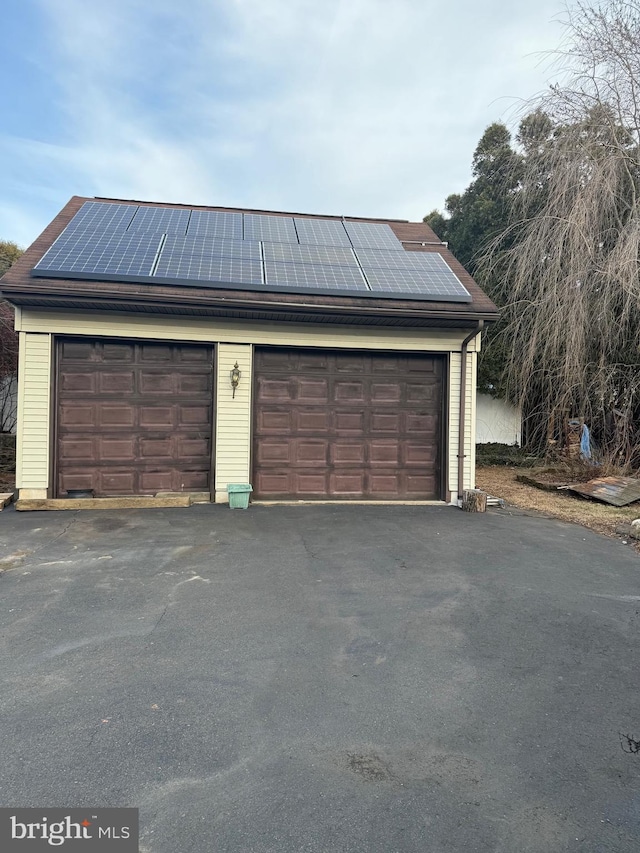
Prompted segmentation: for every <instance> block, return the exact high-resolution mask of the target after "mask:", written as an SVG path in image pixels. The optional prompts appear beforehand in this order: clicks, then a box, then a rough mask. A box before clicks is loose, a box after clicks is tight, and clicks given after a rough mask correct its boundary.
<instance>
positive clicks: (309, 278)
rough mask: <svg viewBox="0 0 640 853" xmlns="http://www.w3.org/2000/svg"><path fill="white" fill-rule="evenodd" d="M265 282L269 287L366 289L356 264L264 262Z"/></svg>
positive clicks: (340, 289) (323, 289)
mask: <svg viewBox="0 0 640 853" xmlns="http://www.w3.org/2000/svg"><path fill="white" fill-rule="evenodd" d="M264 271H265V283H266V284H267V285H269V286H272V287H278V288H287V289H291V290H293V291H294V292H295V291H296V290H303V291H304V290H313V291H316V292H318V293H324V292H327V291H334V292H335V291H345V290H346V291H354V290H355V291H363V292H367V291H368V288H367V283H366V281H365V280H364V278H363V277H362V273H361V272H360V270H359V269H358V268H357V267H337V266H323V265H321V264H282V263H277V262H274V261H266V260H265V263H264Z"/></svg>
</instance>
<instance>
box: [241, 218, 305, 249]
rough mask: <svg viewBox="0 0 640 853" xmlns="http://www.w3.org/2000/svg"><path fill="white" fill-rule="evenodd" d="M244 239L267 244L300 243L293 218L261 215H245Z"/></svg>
mask: <svg viewBox="0 0 640 853" xmlns="http://www.w3.org/2000/svg"><path fill="white" fill-rule="evenodd" d="M244 239H245V240H264V241H266V242H267V243H297V242H298V236H297V234H296V229H295V226H294V224H293V217H291V216H267V215H266V214H261V213H245V214H244Z"/></svg>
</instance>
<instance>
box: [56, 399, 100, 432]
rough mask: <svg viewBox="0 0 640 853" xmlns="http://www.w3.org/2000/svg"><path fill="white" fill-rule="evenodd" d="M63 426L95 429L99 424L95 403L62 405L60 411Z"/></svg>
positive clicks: (71, 402)
mask: <svg viewBox="0 0 640 853" xmlns="http://www.w3.org/2000/svg"><path fill="white" fill-rule="evenodd" d="M59 417H60V423H61V424H62V426H76V425H78V426H80V427H82V426H86V427H93V426H96V424H97V423H98V412H97V407H96V405H95V403H85V404H83V403H74V402H73V401H69V402H66V403H63V404H61V406H60V410H59Z"/></svg>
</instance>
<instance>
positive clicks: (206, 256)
mask: <svg viewBox="0 0 640 853" xmlns="http://www.w3.org/2000/svg"><path fill="white" fill-rule="evenodd" d="M1 286H2V293H3V295H4V297H5V298H6V299H8V300H9V301H10V302H11V303H12V304H13V305H14V306H15V308H16V329H17V330H18V332H19V334H20V363H19V376H18V392H19V393H18V435H17V487H18V489H19V494H20V498H22V499H51V498H64V497H66V496H67V493H68V491H69V490H73V489H90V490H93V492H94V494H95V496H96V497H106V496H116V495H117V496H120V495H154V494H157V493H158V492H189V493H198V494H202V493H208V494H210V495H211V498H212V500H215V501H216V502H225V501H227V499H228V498H227V486H228V485H229V484H233V483H251V484H252V485H253V490H254V491H253V499H254V500H265V501H269V500H295V501H314V500H351V501H353V500H358V501H400V502H402V501H445V502H456V501H457V500H458V495H459V492H460V490H461V489H462V488H469V487H473V486H474V465H475V459H474V447H475V445H474V435H475V396H476V395H475V376H476V357H477V352H478V349H479V345H480V332H481V329H482V327H483V325H484V324H486V323H488V322H491V321H492V320H494V319H495V318H496V308H495V306H494V305H493V304H492V303H491V301H490V300H489V299H488V298H487V297H486V295H485V294H484V293H483V292H482V291H481V290H480V289H479V287H478V286H477V285H476V283H475V282H474V281H473V279H472V278H471V277H470V276H469V275H468V274H467V272H466V271H465V270H464V269H463V268H462V267H461V266H460V264H459V263H458V262H457V261H456V260H455V258H454V257H453V255H452V254H451V253H450V252H449V251H448V249H447V247H446V246H445V245H444V244H442V243H441V242H440V241H439V240H438V238H437V237H436V235H435V234H434V233H433V231H431V229H430V228H429V227H428V226H427V225H426V224H424V223H410V222H401V221H396V220H374V219H357V218H349V217H339V216H322V217H321V216H310V215H303V214H291V213H275V212H265V211H249V210H230V209H228V208H215V207H211V208H209V207H207V208H205V207H193V206H181V205H165V204H150V203H147V202H144V203H142V202H133V201H122V200H114V199H85V198H79V197H74V198H72V199H71V201H70V202H69V203H68V204H67V205H66V207H65V208H64V209H63V210H62V211H61V212H60V214H59V215H58V216H57V217H56V218H55V219H54V221H53V222H52V223H51V224H50V225H49V227H48V228H47V229H46V230H45V231H44V233H43V234H42V235H41V236H40V237H39V238H38V239H37V240H36V241H35V243H34V244H33V245H32V246H31V247H30V248H29V249H28V250H27V251H26V252H25V254H24V255H23V256H22V258H20V260H19V261H18V262H17V263H16V264H15V265H14V266H13V267H12V269H11V270H10V271H9V272H8V273H7V274H6V275H5V276H4V278H3V279H2V285H1Z"/></svg>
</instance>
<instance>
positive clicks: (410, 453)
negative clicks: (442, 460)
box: [402, 441, 434, 466]
mask: <svg viewBox="0 0 640 853" xmlns="http://www.w3.org/2000/svg"><path fill="white" fill-rule="evenodd" d="M402 451H403V459H402V461H403V463H404V465H420V466H424V465H429V464H432V463H433V462H434V449H433V443H432V442H426V441H422V442H413V441H407V442H406V443H405V444H404V445H403V448H402Z"/></svg>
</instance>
